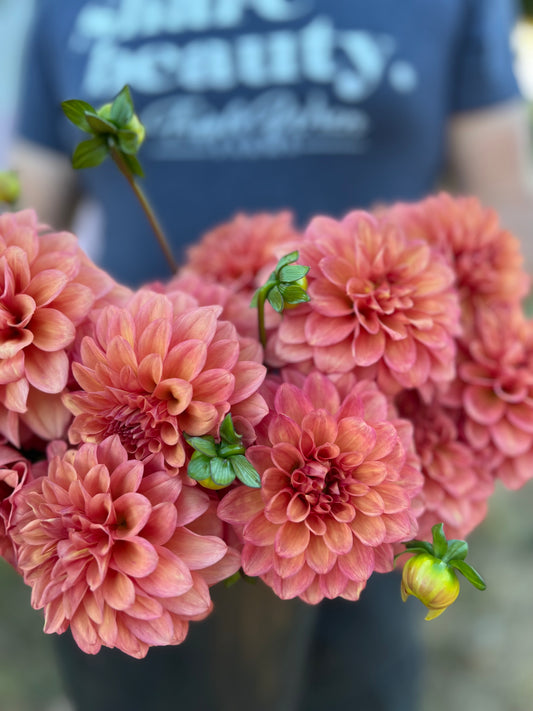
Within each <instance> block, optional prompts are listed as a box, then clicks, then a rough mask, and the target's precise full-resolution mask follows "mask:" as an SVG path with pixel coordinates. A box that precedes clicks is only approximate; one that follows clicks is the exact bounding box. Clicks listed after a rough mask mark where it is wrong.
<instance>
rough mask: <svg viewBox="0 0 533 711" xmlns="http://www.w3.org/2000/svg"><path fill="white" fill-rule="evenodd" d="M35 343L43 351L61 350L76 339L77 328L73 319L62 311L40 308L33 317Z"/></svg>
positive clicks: (32, 326)
mask: <svg viewBox="0 0 533 711" xmlns="http://www.w3.org/2000/svg"><path fill="white" fill-rule="evenodd" d="M31 329H32V333H33V345H34V346H36V347H37V348H39V349H40V350H41V351H59V350H60V349H61V348H66V347H67V346H68V345H70V344H71V343H72V341H73V340H74V336H75V335H76V330H75V328H74V324H73V323H72V321H71V320H70V319H69V318H68V317H67V316H65V315H64V314H63V313H61V311H57V310H56V309H51V308H42V309H38V310H37V311H36V312H35V313H34V314H33V317H32V320H31Z"/></svg>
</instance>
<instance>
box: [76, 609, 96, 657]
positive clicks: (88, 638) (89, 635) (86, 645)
mask: <svg viewBox="0 0 533 711" xmlns="http://www.w3.org/2000/svg"><path fill="white" fill-rule="evenodd" d="M70 631H71V632H72V636H73V637H74V641H75V642H76V644H77V645H78V647H79V648H80V649H81V650H82V651H83V652H85V653H86V654H97V653H98V652H99V651H100V648H101V646H102V644H101V642H100V641H99V639H98V635H97V633H96V630H95V628H94V624H93V622H92V621H91V619H90V618H89V616H88V615H87V613H86V612H85V611H84V610H82V609H81V607H80V608H78V609H77V611H76V613H75V614H74V616H73V618H72V619H71V621H70Z"/></svg>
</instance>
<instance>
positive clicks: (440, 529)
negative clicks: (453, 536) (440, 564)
mask: <svg viewBox="0 0 533 711" xmlns="http://www.w3.org/2000/svg"><path fill="white" fill-rule="evenodd" d="M431 533H432V534H433V550H434V551H435V553H434V555H435V557H436V558H440V559H441V560H442V558H444V556H445V555H446V551H447V550H448V541H447V540H446V536H445V535H444V525H443V524H442V523H436V524H435V525H434V526H432V528H431Z"/></svg>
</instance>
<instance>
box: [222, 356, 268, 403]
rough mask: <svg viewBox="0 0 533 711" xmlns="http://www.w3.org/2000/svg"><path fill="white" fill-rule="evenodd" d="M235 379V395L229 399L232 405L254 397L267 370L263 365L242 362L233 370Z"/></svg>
mask: <svg viewBox="0 0 533 711" xmlns="http://www.w3.org/2000/svg"><path fill="white" fill-rule="evenodd" d="M232 372H233V375H234V377H235V385H234V389H233V393H232V394H231V397H230V398H229V402H230V404H231V405H233V404H234V403H237V402H241V401H242V400H244V399H245V398H247V397H250V396H251V395H253V394H254V393H255V392H256V391H257V389H258V388H259V387H260V385H261V383H262V382H263V380H264V378H265V375H266V368H265V366H264V365H261V363H254V362H252V361H241V362H240V363H237V364H236V365H235V367H234V368H233V370H232Z"/></svg>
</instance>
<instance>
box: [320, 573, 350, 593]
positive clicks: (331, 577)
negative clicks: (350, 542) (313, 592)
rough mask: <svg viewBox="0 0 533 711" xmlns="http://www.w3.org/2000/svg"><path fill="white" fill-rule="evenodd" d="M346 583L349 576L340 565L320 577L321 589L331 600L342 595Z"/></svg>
mask: <svg viewBox="0 0 533 711" xmlns="http://www.w3.org/2000/svg"><path fill="white" fill-rule="evenodd" d="M346 583H347V577H346V575H345V574H344V573H343V572H342V571H341V570H340V568H339V566H338V565H336V566H334V567H333V568H332V569H331V570H330V572H329V573H328V574H327V575H321V576H320V578H319V586H320V590H321V592H322V593H323V595H324V597H327V598H328V599H329V600H333V599H335V598H336V597H340V595H341V594H342V592H343V591H344V588H345V587H346Z"/></svg>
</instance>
